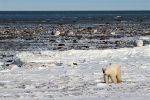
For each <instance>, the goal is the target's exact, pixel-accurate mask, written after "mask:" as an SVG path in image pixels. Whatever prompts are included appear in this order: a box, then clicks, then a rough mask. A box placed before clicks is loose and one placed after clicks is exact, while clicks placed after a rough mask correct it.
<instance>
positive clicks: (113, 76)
mask: <svg viewBox="0 0 150 100" xmlns="http://www.w3.org/2000/svg"><path fill="white" fill-rule="evenodd" d="M110 78H111V80H112V83H117V78H116V75H111V76H110Z"/></svg>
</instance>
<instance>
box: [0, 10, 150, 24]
mask: <svg viewBox="0 0 150 100" xmlns="http://www.w3.org/2000/svg"><path fill="white" fill-rule="evenodd" d="M118 22H121V23H142V24H143V23H144V24H150V11H0V25H34V24H43V25H51V24H99V23H118Z"/></svg>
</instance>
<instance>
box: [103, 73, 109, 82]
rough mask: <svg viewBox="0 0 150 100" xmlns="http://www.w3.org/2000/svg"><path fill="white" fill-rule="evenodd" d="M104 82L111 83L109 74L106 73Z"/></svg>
mask: <svg viewBox="0 0 150 100" xmlns="http://www.w3.org/2000/svg"><path fill="white" fill-rule="evenodd" d="M104 82H105V83H107V84H108V83H109V77H108V75H104Z"/></svg>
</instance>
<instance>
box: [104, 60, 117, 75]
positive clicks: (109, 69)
mask: <svg viewBox="0 0 150 100" xmlns="http://www.w3.org/2000/svg"><path fill="white" fill-rule="evenodd" d="M119 69H120V65H119V64H117V63H113V64H111V65H110V66H107V67H106V71H107V73H109V74H112V72H113V74H115V75H117V72H118V71H119Z"/></svg>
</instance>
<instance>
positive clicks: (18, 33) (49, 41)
mask: <svg viewBox="0 0 150 100" xmlns="http://www.w3.org/2000/svg"><path fill="white" fill-rule="evenodd" d="M136 39H141V40H143V44H144V45H147V44H150V25H149V24H124V23H117V24H110V23H105V24H94V25H91V26H85V25H79V26H78V25H72V24H61V25H60V24H59V25H50V26H42V25H33V26H0V50H18V51H20V50H21V51H22V50H23V51H27V50H70V49H75V50H91V49H94V50H101V49H117V48H124V47H127V48H132V47H134V45H133V41H134V40H136Z"/></svg>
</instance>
